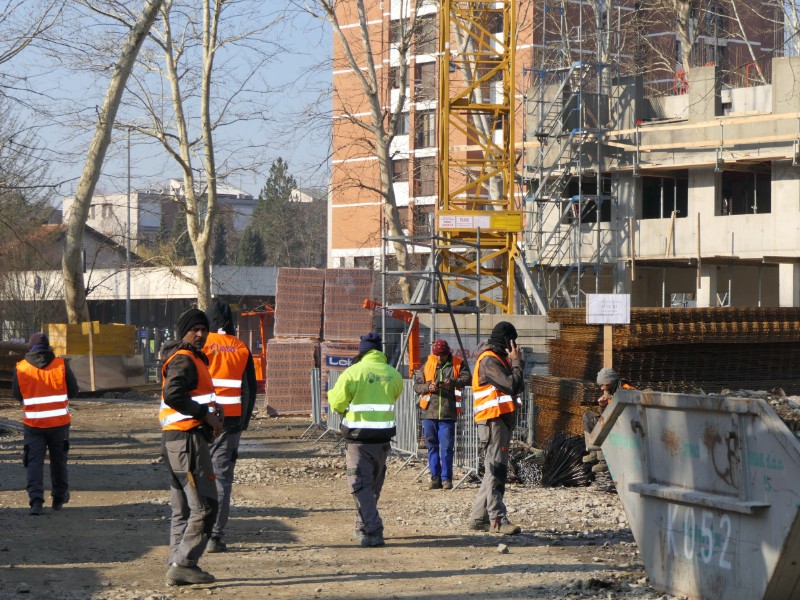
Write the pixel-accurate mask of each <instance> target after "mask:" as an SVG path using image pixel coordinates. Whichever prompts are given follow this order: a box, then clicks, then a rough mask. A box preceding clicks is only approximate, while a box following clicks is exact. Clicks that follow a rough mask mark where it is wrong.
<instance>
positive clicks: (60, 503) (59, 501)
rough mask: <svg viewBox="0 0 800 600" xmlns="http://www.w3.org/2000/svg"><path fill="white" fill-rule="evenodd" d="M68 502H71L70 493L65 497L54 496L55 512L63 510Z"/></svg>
mask: <svg viewBox="0 0 800 600" xmlns="http://www.w3.org/2000/svg"><path fill="white" fill-rule="evenodd" d="M67 502H69V492H67V493H66V494H64V495H63V496H58V497H56V496H53V510H61V509H62V508H64V505H65V504H66V503H67Z"/></svg>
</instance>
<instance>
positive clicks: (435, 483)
mask: <svg viewBox="0 0 800 600" xmlns="http://www.w3.org/2000/svg"><path fill="white" fill-rule="evenodd" d="M428 489H429V490H440V489H442V480H441V479H439V478H438V477H431V484H430V485H429V486H428Z"/></svg>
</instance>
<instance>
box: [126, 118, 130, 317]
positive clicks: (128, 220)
mask: <svg viewBox="0 0 800 600" xmlns="http://www.w3.org/2000/svg"><path fill="white" fill-rule="evenodd" d="M127 230H128V231H127V234H126V235H125V270H126V275H127V281H126V288H125V325H130V324H131V128H130V127H128V219H127Z"/></svg>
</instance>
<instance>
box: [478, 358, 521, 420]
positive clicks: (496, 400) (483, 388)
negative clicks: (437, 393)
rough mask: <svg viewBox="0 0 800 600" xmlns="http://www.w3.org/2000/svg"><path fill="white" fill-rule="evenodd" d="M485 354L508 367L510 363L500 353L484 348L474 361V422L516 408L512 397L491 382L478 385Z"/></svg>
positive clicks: (492, 417) (512, 410)
mask: <svg viewBox="0 0 800 600" xmlns="http://www.w3.org/2000/svg"><path fill="white" fill-rule="evenodd" d="M487 356H494V357H495V358H496V359H497V360H499V361H500V362H501V363H503V364H504V365H506V367H508V368H509V369H510V368H511V365H510V364H509V363H508V362H507V361H506V360H505V359H503V358H501V357H500V355H498V354H496V353H494V352H492V351H491V350H485V351H483V352H482V353H481V355H480V356H479V357H478V360H477V361H476V362H475V371H474V372H473V374H472V399H473V405H472V406H473V408H472V412H473V414H474V415H475V422H476V423H477V422H478V421H486V420H488V419H494V418H497V417H499V416H500V415H502V414H504V413H510V412H514V409H515V408H516V406H515V402H514V398H513V397H512V396H510V395H509V394H506V393H505V392H503V391H500V390H498V389H497V388H496V387H494V386H493V385H492V384H491V383H487V384H484V385H480V372H481V371H480V367H481V361H483V359H484V358H486V357H487Z"/></svg>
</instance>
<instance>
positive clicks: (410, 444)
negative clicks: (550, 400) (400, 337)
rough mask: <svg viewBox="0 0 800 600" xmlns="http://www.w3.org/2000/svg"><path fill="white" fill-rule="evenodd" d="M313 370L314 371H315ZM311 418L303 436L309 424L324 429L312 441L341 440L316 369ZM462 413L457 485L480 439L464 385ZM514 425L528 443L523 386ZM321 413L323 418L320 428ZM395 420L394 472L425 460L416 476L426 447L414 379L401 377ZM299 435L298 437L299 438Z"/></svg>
mask: <svg viewBox="0 0 800 600" xmlns="http://www.w3.org/2000/svg"><path fill="white" fill-rule="evenodd" d="M315 372H316V373H315ZM338 378H339V372H338V371H331V372H330V375H329V376H328V387H329V389H330V388H332V387H333V386H334V385H335V384H336V380H337V379H338ZM311 389H312V391H311V404H312V409H311V419H312V423H311V425H310V426H309V428H308V429H306V432H304V433H303V436H305V434H306V433H307V432H308V431H309V430H310V429H311V428H313V427H317V428H318V429H323V428H324V429H325V430H324V431H323V432H322V434H321V435H320V436H319V437H318V438H317V439H316V440H315V442H314V443H316V442H318V441H320V440H321V439H322V438H323V437H325V436H326V435H328V434H332V435H333V436H334V437H336V438H337V440H338V441H337V445H338V444H339V443H341V442H342V439H341V437H340V433H339V427H340V426H341V424H342V415H340V414H338V413H335V412H333V411H331V410H329V409H328V408H327V407H326V408H325V410H323V408H322V389H321V377H320V375H319V369H314V371H312V374H311ZM461 403H462V413H461V416H460V417H459V418H458V420H457V421H456V440H455V449H454V457H453V467H454V468H457V469H460V470H461V471H463V472H464V474H463V476H462V477H461V479H460V480H459V481H458V483H456V484H455V485H454V488H457V487H458V486H459V485H461V484H462V483H463V482H464V481H465V480H466V479H467V478H468V477H469V476H470V475H475V476H477V475H478V469H479V466H480V449H481V448H480V441H479V439H478V428H477V427H476V426H475V424H474V422H473V420H472V413H473V411H472V407H473V397H472V388H471V387H465V388H464V389H463V391H462V396H461ZM517 411H518V412H517V426H516V427H515V429H514V432H513V439H515V440H520V441H524V442H526V443H528V444H530V443H531V441H532V439H533V427H534V418H535V412H534V406H533V402H532V401H531V399H530V398H529V397H528V393H527V389H526V391H525V393H524V394H523V402H522V406H519V405H518V406H517ZM323 416H324V417H325V419H324V421H325V424H324V427H323ZM395 421H396V423H397V433H396V435H395V437H394V438H393V439H392V450H394V451H395V452H396V453H398V454H400V455H402V456H405V457H406V460H405V461H404V462H403V464H402V465H401V466H400V468H398V472H399V471H400V470H402V469H403V468H404V467H405V466H406V465H408V464H409V463H410V462H411V461H412V460H418V461H420V462H422V463H425V464H426V466H425V468H424V469H423V470H422V471H420V473H419V474H418V475H417V478H419V477H420V476H421V475H422V474H423V473H424V472H425V471H426V470H427V450H426V449H425V436H424V434H423V432H422V419H421V418H420V411H419V409H418V408H417V399H416V394H414V382H413V380H411V379H405V380H403V392H402V393H401V394H400V397H399V398H398V399H397V402H396V403H395ZM303 436H301V437H303Z"/></svg>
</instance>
